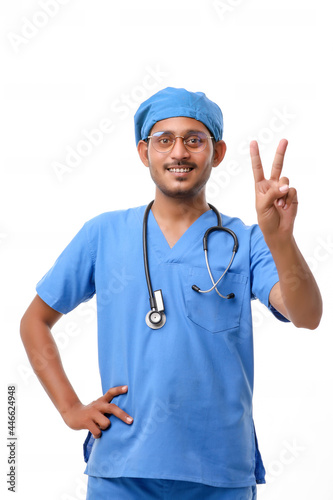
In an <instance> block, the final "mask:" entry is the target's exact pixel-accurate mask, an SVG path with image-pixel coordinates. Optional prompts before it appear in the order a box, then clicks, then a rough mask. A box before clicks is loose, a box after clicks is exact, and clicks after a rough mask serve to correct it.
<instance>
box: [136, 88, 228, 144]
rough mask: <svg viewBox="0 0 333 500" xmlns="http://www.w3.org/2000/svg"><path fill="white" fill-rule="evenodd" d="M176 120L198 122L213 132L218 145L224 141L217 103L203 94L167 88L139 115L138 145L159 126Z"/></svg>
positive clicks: (154, 97)
mask: <svg viewBox="0 0 333 500" xmlns="http://www.w3.org/2000/svg"><path fill="white" fill-rule="evenodd" d="M175 116H186V117H188V118H194V119H195V120H198V121H200V122H202V123H203V124H204V125H205V126H206V127H207V128H208V130H210V132H211V133H212V135H213V136H214V139H215V140H216V141H220V140H221V139H222V134H223V116H222V111H221V109H220V108H219V106H218V105H217V104H215V102H213V101H210V100H209V99H208V98H207V97H206V95H205V94H204V93H203V92H189V91H188V90H185V89H176V88H174V87H167V88H165V89H163V90H160V91H159V92H157V93H156V94H154V95H153V96H151V97H149V99H147V100H146V101H144V102H143V103H142V104H141V105H140V106H139V109H138V110H137V112H136V113H135V115H134V123H135V140H136V144H137V145H138V143H139V141H140V140H141V139H143V140H145V139H147V137H148V135H149V133H150V131H151V129H152V127H153V125H155V123H156V122H159V121H160V120H165V119H166V118H173V117H175Z"/></svg>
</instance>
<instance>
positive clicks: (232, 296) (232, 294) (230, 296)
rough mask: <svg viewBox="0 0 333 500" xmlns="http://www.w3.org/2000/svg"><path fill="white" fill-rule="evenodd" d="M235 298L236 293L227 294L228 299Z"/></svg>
mask: <svg viewBox="0 0 333 500" xmlns="http://www.w3.org/2000/svg"><path fill="white" fill-rule="evenodd" d="M234 298H235V294H234V293H229V295H227V299H234Z"/></svg>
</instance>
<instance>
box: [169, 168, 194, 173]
mask: <svg viewBox="0 0 333 500" xmlns="http://www.w3.org/2000/svg"><path fill="white" fill-rule="evenodd" d="M168 170H169V172H176V173H177V174H183V173H187V172H191V170H193V168H168Z"/></svg>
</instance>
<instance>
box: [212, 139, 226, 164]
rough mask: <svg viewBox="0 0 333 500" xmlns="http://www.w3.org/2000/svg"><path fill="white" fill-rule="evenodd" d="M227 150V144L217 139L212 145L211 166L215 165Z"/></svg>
mask: <svg viewBox="0 0 333 500" xmlns="http://www.w3.org/2000/svg"><path fill="white" fill-rule="evenodd" d="M226 151H227V145H226V143H225V142H224V141H218V142H216V143H215V146H214V156H213V167H217V166H218V165H219V164H220V163H221V161H222V160H223V158H224V156H225V153H226Z"/></svg>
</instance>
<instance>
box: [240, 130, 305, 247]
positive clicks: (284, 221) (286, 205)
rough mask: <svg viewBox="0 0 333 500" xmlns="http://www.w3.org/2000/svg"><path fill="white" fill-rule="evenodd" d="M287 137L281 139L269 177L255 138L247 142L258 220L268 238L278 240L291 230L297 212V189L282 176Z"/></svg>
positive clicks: (289, 235) (290, 232)
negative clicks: (291, 186)
mask: <svg viewBox="0 0 333 500" xmlns="http://www.w3.org/2000/svg"><path fill="white" fill-rule="evenodd" d="M287 145H288V141H287V140H286V139H282V140H281V141H280V143H279V145H278V148H277V150H276V154H275V158H274V161H273V166H272V171H271V176H270V179H266V178H265V175H264V170H263V167H262V163H261V159H260V154H259V147H258V143H257V142H256V141H252V142H251V143H250V155H251V162H252V169H253V176H254V182H255V192H256V210H257V215H258V224H259V227H260V229H261V230H262V232H263V235H264V237H265V239H266V241H267V240H277V239H279V240H280V242H282V241H283V240H286V239H290V238H291V236H292V234H293V227H294V221H295V217H296V213H297V204H298V202H297V192H296V189H295V188H290V187H289V179H288V178H287V177H281V172H282V167H283V161H284V156H285V152H286V149H287Z"/></svg>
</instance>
